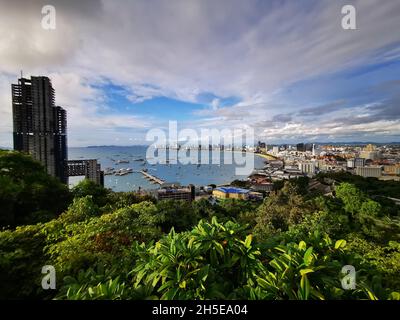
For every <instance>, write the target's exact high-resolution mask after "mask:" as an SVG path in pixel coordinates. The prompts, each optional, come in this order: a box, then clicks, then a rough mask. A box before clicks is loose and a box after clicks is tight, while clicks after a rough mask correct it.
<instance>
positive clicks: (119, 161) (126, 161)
mask: <svg viewBox="0 0 400 320" xmlns="http://www.w3.org/2000/svg"><path fill="white" fill-rule="evenodd" d="M117 163H118V164H119V163H129V160H118V161H117Z"/></svg>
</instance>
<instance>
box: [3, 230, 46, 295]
mask: <svg viewBox="0 0 400 320" xmlns="http://www.w3.org/2000/svg"><path fill="white" fill-rule="evenodd" d="M39 230H40V225H33V226H24V227H17V228H16V230H15V231H11V230H6V231H3V232H0V270H1V272H0V283H1V289H0V299H2V300H3V299H12V298H15V297H20V298H22V297H23V298H27V297H30V298H33V297H43V292H40V290H39V288H40V281H41V268H42V266H44V265H45V264H46V263H45V262H46V259H45V257H44V255H43V247H44V243H45V236H44V235H42V234H40V232H39Z"/></svg>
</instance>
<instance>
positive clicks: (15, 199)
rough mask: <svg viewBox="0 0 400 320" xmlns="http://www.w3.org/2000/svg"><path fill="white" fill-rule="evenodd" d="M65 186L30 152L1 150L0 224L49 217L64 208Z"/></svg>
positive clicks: (68, 196) (65, 201) (65, 203)
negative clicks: (50, 174)
mask: <svg viewBox="0 0 400 320" xmlns="http://www.w3.org/2000/svg"><path fill="white" fill-rule="evenodd" d="M70 201H71V196H70V193H69V191H68V187H67V186H66V185H64V184H62V183H61V182H60V181H59V180H58V179H56V178H53V177H51V176H49V175H48V174H47V173H46V172H45V170H44V167H43V166H42V165H41V164H40V163H39V162H37V161H34V160H33V159H32V158H31V157H30V156H28V155H24V154H22V153H19V152H15V151H0V207H1V213H0V227H1V226H10V227H15V226H17V225H23V224H35V223H37V222H44V221H49V220H51V219H53V218H55V217H57V215H58V214H60V213H61V212H62V211H64V210H65V209H66V207H67V206H68V204H69V202H70Z"/></svg>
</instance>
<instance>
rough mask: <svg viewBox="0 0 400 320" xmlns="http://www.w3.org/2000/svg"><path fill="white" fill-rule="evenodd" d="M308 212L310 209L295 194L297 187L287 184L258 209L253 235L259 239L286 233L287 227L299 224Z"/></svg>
mask: <svg viewBox="0 0 400 320" xmlns="http://www.w3.org/2000/svg"><path fill="white" fill-rule="evenodd" d="M309 212H310V208H309V207H308V204H307V203H306V202H305V201H304V199H303V197H302V196H301V195H300V194H299V193H298V192H297V187H296V186H294V185H293V184H291V183H288V182H287V183H286V184H285V186H284V187H283V188H282V189H281V190H279V191H277V192H276V193H273V194H272V195H270V197H268V198H266V199H265V200H264V203H263V204H262V205H261V206H260V207H259V208H258V210H257V213H256V217H255V221H256V225H255V227H254V230H255V234H256V235H257V237H259V238H260V239H261V238H266V237H269V236H271V235H273V234H276V233H279V232H282V231H287V230H288V229H289V226H291V225H295V224H298V223H300V222H301V221H302V219H303V218H304V216H305V215H306V214H307V213H309Z"/></svg>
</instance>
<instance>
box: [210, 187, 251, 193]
mask: <svg viewBox="0 0 400 320" xmlns="http://www.w3.org/2000/svg"><path fill="white" fill-rule="evenodd" d="M215 190H218V191H221V192H225V193H249V190H247V189H242V188H236V187H219V188H216V189H215Z"/></svg>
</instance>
